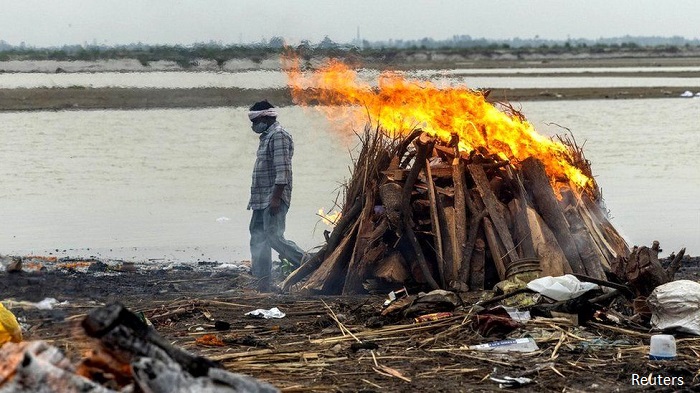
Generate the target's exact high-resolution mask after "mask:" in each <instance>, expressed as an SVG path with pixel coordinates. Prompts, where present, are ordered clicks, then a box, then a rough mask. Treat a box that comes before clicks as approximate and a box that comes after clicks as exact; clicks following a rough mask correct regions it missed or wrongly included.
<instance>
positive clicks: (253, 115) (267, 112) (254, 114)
mask: <svg viewBox="0 0 700 393" xmlns="http://www.w3.org/2000/svg"><path fill="white" fill-rule="evenodd" d="M263 116H269V117H277V109H276V108H268V109H263V110H261V111H250V112H248V119H250V120H253V119H257V118H258V117H263Z"/></svg>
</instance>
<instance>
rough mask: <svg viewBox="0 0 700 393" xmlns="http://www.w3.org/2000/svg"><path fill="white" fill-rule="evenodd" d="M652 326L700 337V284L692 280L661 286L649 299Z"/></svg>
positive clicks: (672, 282)
mask: <svg viewBox="0 0 700 393" xmlns="http://www.w3.org/2000/svg"><path fill="white" fill-rule="evenodd" d="M647 303H648V304H649V309H651V326H652V327H653V328H655V329H660V330H664V329H676V330H678V331H681V332H686V333H690V334H695V335H698V336H700V284H698V283H697V282H695V281H690V280H678V281H671V282H669V283H666V284H663V285H659V286H658V287H656V288H655V289H654V291H653V292H652V293H651V295H649V298H647Z"/></svg>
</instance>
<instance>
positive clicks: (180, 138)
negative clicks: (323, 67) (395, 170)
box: [0, 98, 700, 261]
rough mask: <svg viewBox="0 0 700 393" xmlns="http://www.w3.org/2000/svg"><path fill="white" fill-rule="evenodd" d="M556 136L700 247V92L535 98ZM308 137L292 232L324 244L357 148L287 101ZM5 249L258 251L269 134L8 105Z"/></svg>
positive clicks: (602, 177)
mask: <svg viewBox="0 0 700 393" xmlns="http://www.w3.org/2000/svg"><path fill="white" fill-rule="evenodd" d="M519 105H521V107H522V112H523V113H524V114H525V115H526V116H527V117H528V118H529V120H530V121H531V122H532V123H533V124H534V126H535V128H536V129H537V130H539V131H540V132H541V133H543V134H548V135H552V134H554V133H564V132H566V130H564V129H562V128H561V127H559V125H561V126H564V127H567V128H568V129H569V130H570V131H571V132H572V133H573V135H574V137H575V138H576V140H577V142H578V143H579V144H580V145H581V144H582V145H584V152H585V154H586V156H587V158H588V159H589V160H590V161H591V162H592V169H593V173H594V175H595V176H596V180H597V181H598V184H599V185H600V186H601V187H602V190H603V196H604V198H605V201H606V203H607V208H608V209H609V210H610V212H611V215H612V217H613V220H612V222H613V224H614V225H615V227H616V228H617V229H618V230H619V231H620V232H621V233H622V234H623V235H624V236H625V237H626V239H627V240H628V242H629V243H630V245H650V244H651V242H652V241H653V240H659V241H660V242H661V246H662V248H663V249H664V254H668V253H670V252H671V251H678V250H679V249H680V248H681V247H687V249H688V253H690V254H691V255H697V253H699V252H700V204H699V203H698V196H699V195H700V171H699V170H698V169H697V161H698V158H699V157H700V155H699V154H698V152H700V127H699V126H698V123H697V121H698V119H699V118H700V100H697V99H680V98H667V99H650V100H601V101H597V100H590V101H556V102H554V101H552V102H547V101H544V102H525V103H522V104H519ZM279 119H280V121H281V122H282V123H283V125H285V126H286V127H287V128H288V129H289V130H290V132H291V133H292V135H293V136H294V140H295V157H294V179H295V184H294V191H293V197H292V198H293V199H292V207H291V210H290V212H289V215H288V229H287V236H288V238H290V239H292V240H294V241H296V242H297V243H298V244H299V245H300V246H301V247H303V248H305V249H311V248H313V247H314V246H317V245H319V244H322V242H323V230H324V229H328V228H327V227H326V226H325V225H324V224H322V223H320V222H319V217H318V216H317V214H316V213H317V211H318V209H319V208H324V209H326V210H328V209H330V208H332V207H333V201H334V200H335V199H336V196H337V193H338V190H339V187H340V185H341V184H342V182H343V181H344V180H345V179H346V178H347V177H348V176H349V173H350V172H349V166H350V164H351V160H350V154H349V151H351V150H352V149H353V148H354V147H355V146H356V143H357V141H356V139H355V137H354V135H352V132H351V130H348V129H345V130H344V131H338V130H337V127H335V126H334V125H333V124H332V123H330V122H329V121H328V120H327V119H326V117H325V116H324V115H322V114H320V113H319V112H317V111H315V110H313V109H304V108H300V107H286V108H281V109H280V117H279ZM0 124H2V125H1V126H0V137H1V138H2V144H0V157H1V159H2V164H0V179H2V187H0V223H2V225H0V254H15V255H28V254H40V255H47V254H52V255H58V256H98V257H104V258H119V259H124V260H136V261H138V260H144V259H152V260H165V261H196V260H203V261H207V260H218V261H239V260H243V259H248V258H249V252H248V246H247V244H248V232H247V226H248V220H249V218H250V213H249V212H248V211H246V210H245V208H246V204H247V200H248V192H249V185H250V171H251V168H252V164H253V160H254V153H255V149H256V146H257V138H256V136H255V135H254V134H253V133H252V132H251V131H250V128H249V122H248V121H247V118H246V109H245V108H213V109H211V108H209V109H189V110H188V109H157V110H129V111H119V110H97V111H58V112H15V113H0Z"/></svg>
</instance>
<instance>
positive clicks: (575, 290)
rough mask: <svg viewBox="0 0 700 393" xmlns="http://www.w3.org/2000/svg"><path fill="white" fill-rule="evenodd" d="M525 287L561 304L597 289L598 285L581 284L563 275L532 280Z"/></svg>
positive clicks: (570, 276) (569, 275)
mask: <svg viewBox="0 0 700 393" xmlns="http://www.w3.org/2000/svg"><path fill="white" fill-rule="evenodd" d="M527 287H528V289H530V290H533V291H535V292H537V293H539V294H541V295H542V296H546V297H548V298H550V299H554V300H556V301H559V302H561V301H564V300H569V299H574V298H577V297H579V296H581V295H583V294H584V293H586V292H588V291H590V290H591V289H596V288H598V285H597V284H593V283H590V282H581V281H579V279H578V278H576V277H575V276H573V275H571V274H565V275H563V276H559V277H552V276H547V277H542V278H537V279H534V280H532V281H530V282H529V283H528V284H527Z"/></svg>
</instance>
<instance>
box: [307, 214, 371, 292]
mask: <svg viewBox="0 0 700 393" xmlns="http://www.w3.org/2000/svg"><path fill="white" fill-rule="evenodd" d="M359 227H360V222H359V220H357V221H355V223H354V224H353V226H352V228H351V229H350V233H349V234H348V235H347V236H346V237H345V238H343V240H341V241H340V244H338V246H337V247H336V248H335V249H334V250H333V252H331V254H330V255H329V256H328V258H326V259H325V260H324V261H323V262H322V263H321V266H319V267H318V269H316V271H314V273H313V274H312V275H311V276H310V277H309V280H308V281H307V282H306V283H305V284H304V285H303V286H302V290H307V291H312V292H317V293H318V292H320V293H325V294H332V293H335V294H339V293H340V292H341V291H342V281H341V280H340V279H339V277H343V278H344V277H345V275H344V274H343V273H344V272H345V269H347V264H348V259H349V258H350V256H351V255H352V251H353V246H354V245H355V238H356V236H357V229H358V228H359Z"/></svg>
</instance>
